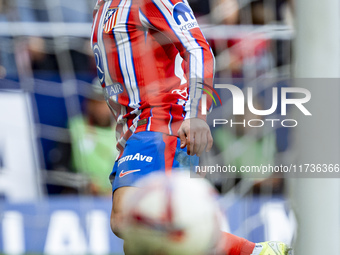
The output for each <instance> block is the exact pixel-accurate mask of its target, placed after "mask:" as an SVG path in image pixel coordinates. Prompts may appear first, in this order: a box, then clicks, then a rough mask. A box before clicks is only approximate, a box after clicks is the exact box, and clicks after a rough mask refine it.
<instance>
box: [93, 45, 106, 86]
mask: <svg viewBox="0 0 340 255" xmlns="http://www.w3.org/2000/svg"><path fill="white" fill-rule="evenodd" d="M93 53H94V58H95V60H96V67H97V74H98V78H99V81H100V83H101V84H103V83H104V80H105V72H104V65H103V58H102V53H101V51H100V48H99V46H98V44H97V43H96V44H95V45H94V46H93Z"/></svg>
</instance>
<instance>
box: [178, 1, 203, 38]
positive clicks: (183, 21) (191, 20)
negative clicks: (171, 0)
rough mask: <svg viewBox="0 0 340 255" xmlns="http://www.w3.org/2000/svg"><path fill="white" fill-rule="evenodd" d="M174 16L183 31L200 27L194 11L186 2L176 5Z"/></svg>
mask: <svg viewBox="0 0 340 255" xmlns="http://www.w3.org/2000/svg"><path fill="white" fill-rule="evenodd" d="M172 17H173V18H174V20H175V21H176V23H177V25H178V26H179V28H180V30H181V31H182V32H184V31H189V30H191V29H193V28H196V27H198V23H197V21H196V19H195V16H194V13H193V12H192V10H191V9H190V7H189V6H188V5H186V4H184V3H177V4H176V5H175V7H174V10H173V13H172Z"/></svg>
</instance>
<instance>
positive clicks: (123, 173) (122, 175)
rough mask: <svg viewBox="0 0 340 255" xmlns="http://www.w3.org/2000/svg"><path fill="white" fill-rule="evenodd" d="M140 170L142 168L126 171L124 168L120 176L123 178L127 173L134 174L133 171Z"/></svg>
mask: <svg viewBox="0 0 340 255" xmlns="http://www.w3.org/2000/svg"><path fill="white" fill-rule="evenodd" d="M139 171H140V169H136V170H130V171H126V172H124V170H122V171H121V172H120V174H119V177H120V178H122V177H124V176H125V175H128V174H132V173H135V172H139Z"/></svg>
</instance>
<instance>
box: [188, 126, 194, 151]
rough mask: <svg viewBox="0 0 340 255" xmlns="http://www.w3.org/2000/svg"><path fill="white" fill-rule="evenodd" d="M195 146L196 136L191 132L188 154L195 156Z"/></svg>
mask: <svg viewBox="0 0 340 255" xmlns="http://www.w3.org/2000/svg"><path fill="white" fill-rule="evenodd" d="M194 144H195V136H194V132H190V131H189V133H188V134H187V154H188V155H194Z"/></svg>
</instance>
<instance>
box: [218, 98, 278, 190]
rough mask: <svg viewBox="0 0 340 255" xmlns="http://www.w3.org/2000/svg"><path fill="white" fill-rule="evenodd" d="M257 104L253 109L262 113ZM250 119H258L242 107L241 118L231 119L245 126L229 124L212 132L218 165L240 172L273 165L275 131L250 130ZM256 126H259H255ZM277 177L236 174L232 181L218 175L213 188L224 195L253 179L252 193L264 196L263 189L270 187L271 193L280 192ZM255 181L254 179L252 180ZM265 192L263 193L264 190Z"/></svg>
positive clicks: (222, 175)
mask: <svg viewBox="0 0 340 255" xmlns="http://www.w3.org/2000/svg"><path fill="white" fill-rule="evenodd" d="M261 105H262V104H261V103H260V101H259V100H257V102H256V101H255V102H254V108H256V109H262V108H261ZM252 119H261V118H260V117H259V116H257V115H254V114H253V113H251V112H250V111H249V109H248V107H247V106H246V107H245V114H244V115H237V116H235V118H233V122H234V123H235V122H236V123H243V122H245V127H244V125H243V124H234V125H232V126H231V124H230V123H228V124H227V125H222V126H220V127H218V128H214V129H213V137H214V150H215V155H217V157H216V159H217V160H218V161H219V164H220V165H224V166H228V165H231V166H235V167H236V168H237V170H240V168H241V166H260V165H268V164H270V165H275V156H276V136H275V135H276V134H275V130H271V132H266V131H268V130H267V129H266V128H264V127H261V128H256V127H250V126H249V125H248V124H247V123H248V121H249V120H252ZM256 125H258V123H257V124H256ZM274 177H276V175H272V174H271V173H268V174H263V173H252V174H251V175H249V174H248V173H236V174H235V175H234V176H232V177H231V175H230V174H229V175H228V176H227V175H226V174H225V173H221V176H220V177H219V178H216V179H217V180H219V181H218V182H217V183H216V185H217V187H218V188H219V189H221V191H222V192H223V193H224V192H227V191H228V189H229V188H231V187H233V186H234V185H235V184H236V183H238V182H239V181H240V180H241V179H243V178H252V181H253V187H252V191H253V192H255V193H258V192H263V187H270V189H268V190H270V191H271V192H273V193H278V192H282V185H283V183H282V179H280V178H274ZM254 178H256V179H254ZM264 190H266V189H265V188H264Z"/></svg>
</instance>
